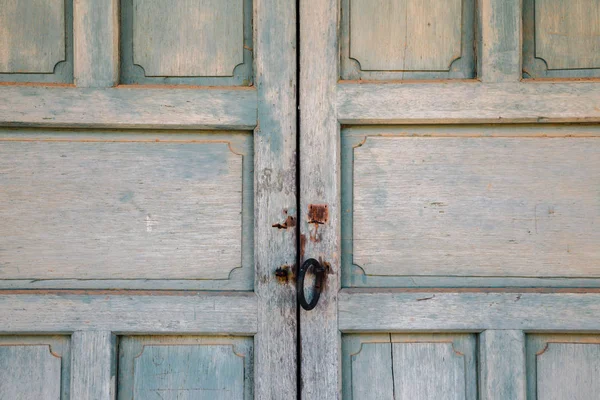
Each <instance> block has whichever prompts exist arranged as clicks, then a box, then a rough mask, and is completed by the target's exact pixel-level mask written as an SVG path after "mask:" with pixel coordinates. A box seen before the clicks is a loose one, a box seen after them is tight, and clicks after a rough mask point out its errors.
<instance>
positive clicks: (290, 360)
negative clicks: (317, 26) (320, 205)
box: [254, 0, 300, 400]
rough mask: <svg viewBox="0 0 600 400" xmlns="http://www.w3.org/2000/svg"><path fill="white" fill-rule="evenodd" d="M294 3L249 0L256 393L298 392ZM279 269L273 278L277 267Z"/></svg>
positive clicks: (283, 397) (284, 397)
mask: <svg viewBox="0 0 600 400" xmlns="http://www.w3.org/2000/svg"><path fill="white" fill-rule="evenodd" d="M295 21H296V2H293V1H280V0H255V1H254V27H255V32H254V38H255V70H256V76H255V82H256V89H257V92H258V120H259V124H258V126H257V127H256V129H255V131H254V149H255V155H254V156H255V164H254V167H255V175H254V176H255V180H254V187H255V202H254V215H255V225H254V227H255V228H254V233H255V238H256V239H255V240H256V241H255V244H256V246H255V248H254V251H255V253H254V254H255V278H254V282H255V288H254V290H255V292H256V295H257V296H258V298H259V299H260V302H259V305H258V334H257V335H256V336H255V337H254V343H255V344H254V345H255V354H256V355H255V377H256V380H255V388H254V390H255V391H254V395H255V398H257V399H280V400H289V399H293V398H296V397H297V391H298V385H297V380H298V379H297V376H298V374H297V368H298V367H297V362H298V361H297V356H296V354H297V352H296V346H297V343H298V338H297V323H298V321H297V310H296V304H297V300H296V286H295V281H296V279H295V271H297V267H296V262H297V259H296V257H297V251H298V250H297V246H296V243H297V228H296V227H295V223H291V224H285V225H286V227H285V228H281V227H280V226H279V225H278V224H282V223H284V222H285V221H292V222H293V221H296V220H298V219H299V218H300V216H299V215H298V212H297V187H296V174H297V169H296V155H297V149H296V135H297V128H296V115H297V114H296V113H297V103H296V90H297V87H298V86H297V79H296V72H297V70H296V67H297V64H296V45H297V37H296V22H295ZM278 269H280V271H285V274H284V276H282V277H277V276H276V275H275V273H276V271H277V270H278Z"/></svg>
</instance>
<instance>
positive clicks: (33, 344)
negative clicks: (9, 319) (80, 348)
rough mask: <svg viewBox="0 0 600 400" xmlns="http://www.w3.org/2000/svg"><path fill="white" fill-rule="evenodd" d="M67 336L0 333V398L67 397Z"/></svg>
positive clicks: (45, 399)
mask: <svg viewBox="0 0 600 400" xmlns="http://www.w3.org/2000/svg"><path fill="white" fill-rule="evenodd" d="M69 365H70V354H69V338H68V337H63V336H0V399H7V400H8V399H28V400H29V399H38V400H68V399H69V398H70V396H69V390H68V385H69V373H70V367H69Z"/></svg>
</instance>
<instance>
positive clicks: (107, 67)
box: [73, 0, 119, 87]
mask: <svg viewBox="0 0 600 400" xmlns="http://www.w3.org/2000/svg"><path fill="white" fill-rule="evenodd" d="M73 32H74V34H73V40H74V46H73V47H74V48H73V52H74V59H75V61H74V64H75V65H74V78H75V85H77V86H78V87H112V86H115V85H116V84H117V83H118V79H119V2H118V0H75V2H74V10H73Z"/></svg>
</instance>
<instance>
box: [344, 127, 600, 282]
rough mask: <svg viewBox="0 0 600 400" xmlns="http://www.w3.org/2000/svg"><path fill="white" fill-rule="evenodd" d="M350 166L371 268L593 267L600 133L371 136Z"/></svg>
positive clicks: (361, 250)
mask: <svg viewBox="0 0 600 400" xmlns="http://www.w3.org/2000/svg"><path fill="white" fill-rule="evenodd" d="M431 132H433V133H435V129H434V128H432V130H431ZM353 176H354V181H353V195H354V205H353V209H354V210H353V211H354V215H353V243H354V244H353V262H354V264H356V265H358V266H360V267H361V268H362V269H363V270H364V272H365V274H367V275H386V276H394V275H405V276H406V275H408V276H427V275H429V276H473V277H474V276H479V277H483V276H490V277H492V276H494V277H555V278H557V277H574V278H575V277H577V278H594V277H595V278H598V277H600V248H599V247H598V243H600V231H599V230H598V229H597V228H596V226H597V225H599V224H600V198H599V197H598V191H597V189H598V187H599V186H600V141H599V140H598V138H546V139H543V138H468V137H463V138H459V137H454V138H450V137H430V138H427V137H421V138H410V137H394V138H392V137H368V138H367V139H366V141H365V142H364V144H362V145H361V146H360V147H357V148H355V149H354V175H353Z"/></svg>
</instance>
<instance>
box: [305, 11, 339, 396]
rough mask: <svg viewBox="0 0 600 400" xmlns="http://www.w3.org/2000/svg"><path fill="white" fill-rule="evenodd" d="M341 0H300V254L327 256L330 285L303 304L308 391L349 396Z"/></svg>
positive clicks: (328, 283)
mask: <svg viewBox="0 0 600 400" xmlns="http://www.w3.org/2000/svg"><path fill="white" fill-rule="evenodd" d="M338 14H339V4H338V1H337V0H324V1H318V2H309V1H301V2H300V61H301V65H302V67H301V68H300V87H301V88H302V90H301V92H300V110H301V112H300V131H301V132H302V134H301V135H300V182H301V183H302V184H301V187H300V211H299V212H300V213H301V214H300V215H299V216H298V221H299V227H300V234H301V235H302V236H301V238H300V242H301V248H300V257H299V261H300V262H304V260H306V259H308V258H315V259H317V260H321V262H326V263H327V264H328V267H327V268H328V270H327V272H326V274H325V277H326V278H325V282H324V290H323V293H322V294H321V298H320V300H319V304H318V305H317V307H316V308H315V309H314V310H312V311H309V312H306V311H304V310H301V311H300V319H301V323H300V339H299V340H300V346H301V351H300V354H301V360H300V362H301V365H302V371H301V379H302V382H301V387H302V394H301V398H302V399H304V400H309V399H319V400H334V399H339V398H340V396H341V368H340V359H341V337H340V332H339V329H338V307H337V292H338V290H339V288H340V275H341V273H340V272H341V271H340V250H341V248H340V198H339V193H340V152H339V149H340V136H341V135H340V126H339V123H338V121H337V111H336V101H335V99H336V98H335V92H336V85H337V83H336V82H337V80H338V77H339V72H338V67H337V66H338V59H339V52H338V49H339V47H338V36H337V29H336V27H337V23H338V18H339V15H338ZM311 204H318V205H327V207H328V219H327V221H324V222H325V223H323V224H319V223H309V222H308V221H309V218H308V210H309V205H311Z"/></svg>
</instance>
